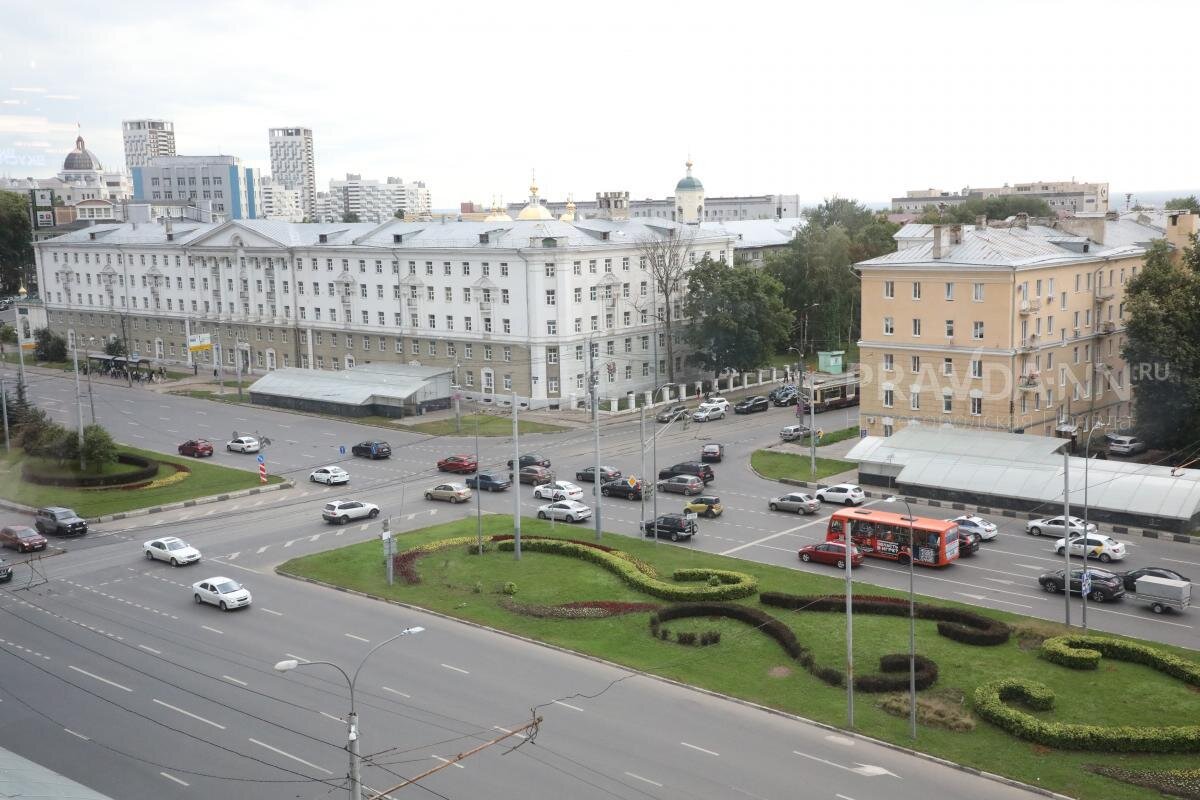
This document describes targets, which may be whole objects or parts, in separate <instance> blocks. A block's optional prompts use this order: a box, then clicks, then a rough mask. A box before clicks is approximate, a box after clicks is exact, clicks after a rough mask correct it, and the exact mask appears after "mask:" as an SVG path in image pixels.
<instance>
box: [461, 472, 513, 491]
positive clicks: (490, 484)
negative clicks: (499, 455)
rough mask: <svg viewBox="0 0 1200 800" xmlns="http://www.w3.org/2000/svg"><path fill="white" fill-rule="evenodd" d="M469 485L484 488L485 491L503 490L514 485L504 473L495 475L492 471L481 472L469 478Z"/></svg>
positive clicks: (474, 487) (473, 487)
mask: <svg viewBox="0 0 1200 800" xmlns="http://www.w3.org/2000/svg"><path fill="white" fill-rule="evenodd" d="M467 486H469V487H470V488H472V489H482V490H483V491H485V492H503V491H504V490H505V489H507V488H508V487H510V486H512V481H510V480H509V479H508V478H505V477H504V476H503V475H493V474H492V473H490V472H480V473H476V474H475V475H472V476H471V477H469V478H467Z"/></svg>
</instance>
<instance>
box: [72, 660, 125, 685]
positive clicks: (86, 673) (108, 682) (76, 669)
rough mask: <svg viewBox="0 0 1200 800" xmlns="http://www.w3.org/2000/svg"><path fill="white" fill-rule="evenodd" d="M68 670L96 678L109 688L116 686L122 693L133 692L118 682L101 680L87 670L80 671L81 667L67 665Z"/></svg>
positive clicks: (106, 679)
mask: <svg viewBox="0 0 1200 800" xmlns="http://www.w3.org/2000/svg"><path fill="white" fill-rule="evenodd" d="M67 668H68V669H73V670H75V671H76V672H78V673H79V674H81V675H87V676H88V677H89V678H95V679H96V680H98V681H100V682H101V683H107V684H108V685H109V686H115V687H117V688H118V689H121V690H122V691H126V692H132V691H133V689H130V688H129V687H128V686H122V685H121V684H119V683H117V682H116V681H110V680H109V679H108V678H101V677H100V676H99V675H93V674H92V673H90V672H88V671H87V670H86V669H80V668H79V667H76V666H72V665H70V664H68V665H67Z"/></svg>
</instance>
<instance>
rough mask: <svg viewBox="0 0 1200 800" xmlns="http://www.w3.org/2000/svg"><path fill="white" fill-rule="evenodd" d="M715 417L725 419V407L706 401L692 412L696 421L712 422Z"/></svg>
mask: <svg viewBox="0 0 1200 800" xmlns="http://www.w3.org/2000/svg"><path fill="white" fill-rule="evenodd" d="M714 419H725V409H723V408H721V407H720V406H710V405H708V404H707V403H704V404H702V405H701V406H700V407H699V408H697V409H696V410H695V411H693V412H692V420H693V421H694V422H712V421H713V420H714Z"/></svg>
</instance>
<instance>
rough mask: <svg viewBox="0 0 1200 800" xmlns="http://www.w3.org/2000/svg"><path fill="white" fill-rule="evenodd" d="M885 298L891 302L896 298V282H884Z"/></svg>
mask: <svg viewBox="0 0 1200 800" xmlns="http://www.w3.org/2000/svg"><path fill="white" fill-rule="evenodd" d="M883 296H884V299H886V300H891V299H892V298H894V297H895V296H896V282H895V281H884V282H883Z"/></svg>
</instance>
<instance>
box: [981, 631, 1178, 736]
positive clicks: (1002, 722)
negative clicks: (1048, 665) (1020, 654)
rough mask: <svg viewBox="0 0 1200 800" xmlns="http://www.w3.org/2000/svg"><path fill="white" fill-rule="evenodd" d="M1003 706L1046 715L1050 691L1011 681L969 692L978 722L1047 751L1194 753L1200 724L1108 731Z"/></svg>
mask: <svg viewBox="0 0 1200 800" xmlns="http://www.w3.org/2000/svg"><path fill="white" fill-rule="evenodd" d="M1063 638H1067V637H1063ZM1080 638H1084V637H1080ZM1009 702H1019V703H1022V704H1023V705H1025V706H1027V707H1029V708H1031V709H1033V710H1035V711H1049V710H1051V709H1052V708H1054V692H1053V691H1052V690H1050V689H1049V688H1047V687H1046V686H1044V685H1042V684H1040V683H1036V682H1033V681H1024V680H1019V679H1017V678H1001V679H999V680H995V681H990V682H988V683H985V684H984V685H982V686H980V687H979V688H978V689H976V690H975V709H976V710H977V711H978V712H979V715H980V716H981V717H983V718H984V719H986V720H987V721H988V722H991V723H992V724H993V725H995V726H997V727H999V728H1001V729H1003V730H1005V731H1008V732H1009V733H1011V734H1012V735H1013V736H1016V737H1018V738H1020V739H1025V740H1026V741H1031V742H1036V743H1038V744H1041V745H1045V746H1047V747H1057V748H1060V749H1063V750H1099V751H1107V752H1121V753H1195V752H1200V725H1177V726H1164V727H1155V728H1151V727H1137V726H1132V725H1126V726H1120V727H1111V728H1110V727H1103V726H1100V725H1080V724H1074V723H1066V722H1050V721H1046V720H1042V719H1038V718H1037V717H1035V716H1033V715H1032V714H1027V713H1025V712H1024V711H1021V710H1020V709H1017V708H1013V707H1012V706H1010V705H1007V703H1009Z"/></svg>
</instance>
